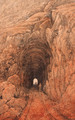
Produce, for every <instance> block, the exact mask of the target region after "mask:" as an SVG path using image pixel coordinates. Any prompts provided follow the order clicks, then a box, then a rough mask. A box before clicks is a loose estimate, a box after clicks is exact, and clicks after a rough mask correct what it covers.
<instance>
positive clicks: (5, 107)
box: [0, 104, 9, 115]
mask: <svg viewBox="0 0 75 120" xmlns="http://www.w3.org/2000/svg"><path fill="white" fill-rule="evenodd" d="M8 110H9V107H8V106H7V105H6V104H4V105H3V106H1V107H0V115H1V114H3V113H5V112H7V111H8Z"/></svg>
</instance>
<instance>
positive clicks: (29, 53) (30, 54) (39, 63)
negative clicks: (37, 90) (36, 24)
mask: <svg viewBox="0 0 75 120" xmlns="http://www.w3.org/2000/svg"><path fill="white" fill-rule="evenodd" d="M50 56H51V50H50V46H49V44H48V42H47V41H44V40H41V39H40V38H35V39H33V38H29V39H28V41H26V42H25V45H24V49H23V50H22V55H21V68H22V73H23V86H25V87H27V88H29V89H30V88H32V87H33V79H34V78H37V79H38V86H39V84H41V89H42V90H43V87H44V85H45V83H46V80H47V77H48V75H47V74H48V72H47V66H48V65H49V64H50Z"/></svg>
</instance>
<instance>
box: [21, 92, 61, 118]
mask: <svg viewBox="0 0 75 120" xmlns="http://www.w3.org/2000/svg"><path fill="white" fill-rule="evenodd" d="M29 96H30V99H29V101H28V105H27V107H26V108H25V110H24V111H23V113H22V115H21V117H20V118H19V120H63V117H62V116H60V115H58V113H57V112H56V111H55V110H54V109H53V108H52V106H55V105H56V103H52V102H51V101H50V100H49V99H48V97H47V95H45V94H44V93H43V92H38V91H36V90H34V91H33V90H32V91H30V94H29ZM53 104H54V105H53Z"/></svg>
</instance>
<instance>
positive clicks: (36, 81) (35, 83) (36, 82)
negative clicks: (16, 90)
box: [33, 78, 38, 86]
mask: <svg viewBox="0 0 75 120" xmlns="http://www.w3.org/2000/svg"><path fill="white" fill-rule="evenodd" d="M37 85H38V79H37V78H34V79H33V86H37Z"/></svg>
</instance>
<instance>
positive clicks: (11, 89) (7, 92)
mask: <svg viewBox="0 0 75 120" xmlns="http://www.w3.org/2000/svg"><path fill="white" fill-rule="evenodd" d="M15 93H16V88H15V86H14V85H12V84H9V85H8V86H7V87H6V88H5V89H4V91H3V93H2V97H3V99H5V100H7V101H9V100H11V99H12V97H14V95H15Z"/></svg>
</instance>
